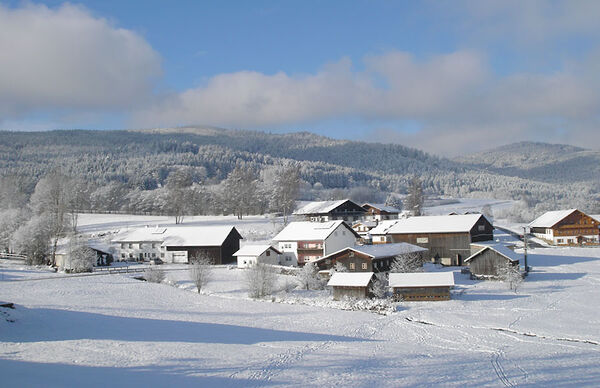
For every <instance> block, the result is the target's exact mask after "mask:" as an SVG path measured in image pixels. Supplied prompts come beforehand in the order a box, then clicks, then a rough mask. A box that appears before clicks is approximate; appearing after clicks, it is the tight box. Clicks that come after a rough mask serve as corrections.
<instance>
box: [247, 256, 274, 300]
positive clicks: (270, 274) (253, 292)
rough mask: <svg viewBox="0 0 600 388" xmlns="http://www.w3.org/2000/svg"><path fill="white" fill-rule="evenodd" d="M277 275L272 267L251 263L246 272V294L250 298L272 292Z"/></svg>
mask: <svg viewBox="0 0 600 388" xmlns="http://www.w3.org/2000/svg"><path fill="white" fill-rule="evenodd" d="M276 280H277V275H276V274H275V271H273V267H271V266H270V265H267V264H263V263H256V264H254V265H252V266H251V267H250V268H249V269H248V270H247V272H246V284H247V285H248V295H249V296H250V297H251V298H262V297H264V296H267V295H271V294H272V293H273V288H274V286H275V282H276Z"/></svg>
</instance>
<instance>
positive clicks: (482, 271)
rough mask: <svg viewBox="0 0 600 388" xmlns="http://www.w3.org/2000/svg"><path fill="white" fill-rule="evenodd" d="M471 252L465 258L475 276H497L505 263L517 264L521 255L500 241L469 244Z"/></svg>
mask: <svg viewBox="0 0 600 388" xmlns="http://www.w3.org/2000/svg"><path fill="white" fill-rule="evenodd" d="M471 251H472V252H473V254H472V255H471V256H469V257H468V258H466V259H465V264H468V265H469V270H470V271H471V275H472V276H473V277H475V278H492V279H494V278H498V277H499V276H500V275H501V272H502V271H503V270H505V268H506V266H507V265H519V260H520V259H521V257H522V256H521V255H519V254H518V253H515V252H514V251H513V250H512V249H510V248H508V247H507V246H506V245H504V244H500V243H490V244H486V243H475V244H471Z"/></svg>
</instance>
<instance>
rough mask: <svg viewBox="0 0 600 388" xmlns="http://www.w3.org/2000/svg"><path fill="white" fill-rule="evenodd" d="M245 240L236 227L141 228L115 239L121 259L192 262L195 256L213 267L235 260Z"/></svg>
mask: <svg viewBox="0 0 600 388" xmlns="http://www.w3.org/2000/svg"><path fill="white" fill-rule="evenodd" d="M242 238H243V237H242V236H241V235H240V234H239V232H238V231H237V229H236V228H235V227H233V226H214V227H213V226H210V227H209V226H202V227H200V226H176V227H169V228H164V227H163V228H160V227H157V228H140V229H136V230H134V231H131V232H125V233H123V234H122V235H119V236H118V237H116V238H115V239H113V243H115V244H117V246H118V247H119V249H120V259H121V260H132V259H133V260H137V261H149V260H153V259H156V258H160V259H161V260H163V261H165V262H167V263H189V262H190V261H193V258H194V257H199V256H202V255H204V256H207V257H208V258H210V259H211V260H212V261H213V263H214V264H228V263H232V262H234V261H235V258H234V257H233V254H234V253H235V252H236V251H238V250H239V249H240V240H241V239H242Z"/></svg>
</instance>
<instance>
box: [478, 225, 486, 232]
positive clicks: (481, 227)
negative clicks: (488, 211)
mask: <svg viewBox="0 0 600 388" xmlns="http://www.w3.org/2000/svg"><path fill="white" fill-rule="evenodd" d="M477 230H478V231H480V232H483V231H484V230H485V225H478V226H477Z"/></svg>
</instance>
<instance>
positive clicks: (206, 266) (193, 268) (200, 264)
mask: <svg viewBox="0 0 600 388" xmlns="http://www.w3.org/2000/svg"><path fill="white" fill-rule="evenodd" d="M190 261H191V263H192V264H191V265H190V278H191V280H192V282H193V283H194V284H195V285H196V287H197V288H198V293H200V292H201V291H202V288H204V287H206V285H207V284H208V283H209V282H210V280H211V278H212V275H213V266H212V264H213V262H212V259H211V258H210V257H208V256H206V255H203V254H199V255H196V256H194V257H193V258H192V259H191V260H190Z"/></svg>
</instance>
